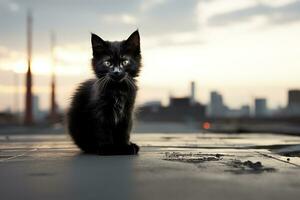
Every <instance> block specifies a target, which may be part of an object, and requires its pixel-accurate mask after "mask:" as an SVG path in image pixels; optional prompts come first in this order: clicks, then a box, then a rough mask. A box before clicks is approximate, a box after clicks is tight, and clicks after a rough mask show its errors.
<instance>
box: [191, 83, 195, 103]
mask: <svg viewBox="0 0 300 200" xmlns="http://www.w3.org/2000/svg"><path fill="white" fill-rule="evenodd" d="M195 90H196V84H195V81H192V82H191V94H190V103H191V104H192V105H193V104H195V102H196V97H195V96H196V92H195Z"/></svg>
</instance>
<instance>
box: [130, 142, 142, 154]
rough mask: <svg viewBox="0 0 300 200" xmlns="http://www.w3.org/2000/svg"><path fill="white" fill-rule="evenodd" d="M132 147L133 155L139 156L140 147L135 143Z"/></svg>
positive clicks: (131, 144)
mask: <svg viewBox="0 0 300 200" xmlns="http://www.w3.org/2000/svg"><path fill="white" fill-rule="evenodd" d="M130 146H131V147H132V154H134V155H136V154H138V152H139V150H140V147H139V146H138V145H137V144H135V143H130Z"/></svg>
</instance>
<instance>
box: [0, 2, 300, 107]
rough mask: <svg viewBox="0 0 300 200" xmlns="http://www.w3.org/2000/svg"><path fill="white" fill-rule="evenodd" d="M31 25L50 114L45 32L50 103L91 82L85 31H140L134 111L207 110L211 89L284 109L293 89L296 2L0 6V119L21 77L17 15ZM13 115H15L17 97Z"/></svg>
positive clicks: (21, 26) (299, 56) (22, 39)
mask: <svg viewBox="0 0 300 200" xmlns="http://www.w3.org/2000/svg"><path fill="white" fill-rule="evenodd" d="M28 8H30V9H31V10H32V13H33V17H34V22H33V26H34V30H33V35H34V41H33V72H34V85H35V86H34V91H35V93H36V94H37V95H39V96H40V98H41V107H42V108H44V109H45V108H47V107H48V105H49V81H50V79H49V73H50V71H51V62H50V32H51V31H54V32H55V33H56V37H57V46H56V48H55V56H56V59H57V73H58V84H59V88H58V103H59V104H60V105H61V106H62V107H65V106H66V105H67V104H68V103H69V97H70V95H71V93H72V91H73V90H74V88H75V87H76V85H77V84H78V83H79V82H81V81H83V80H84V79H86V78H88V77H92V76H93V75H92V73H91V69H90V58H91V46H90V32H95V33H97V34H98V35H99V36H101V37H102V38H104V39H106V40H121V39H126V38H127V37H128V36H129V35H130V34H131V32H133V31H134V30H135V29H136V28H139V31H140V34H141V40H142V41H141V43H142V55H143V63H144V67H143V71H142V73H141V77H140V78H139V83H140V93H139V96H138V102H139V103H143V102H145V101H149V100H163V101H164V102H165V103H167V99H168V96H169V95H170V94H171V95H174V96H183V95H187V94H189V82H190V81H191V80H194V81H196V83H197V98H198V100H199V101H201V102H202V103H207V101H208V98H209V92H210V91H211V90H217V91H219V92H221V93H222V94H223V96H224V99H225V102H226V103H227V104H229V105H230V106H233V107H238V106H240V105H242V104H252V102H253V99H254V98H255V97H266V98H268V99H269V102H268V103H269V105H270V106H271V107H275V106H278V105H282V106H284V105H285V104H286V98H287V94H286V93H287V89H288V88H300V82H299V76H300V39H299V35H300V1H296V0H234V1H232V0H184V1H175V0H131V1H130V0H128V1H124V0H109V1H101V0H97V1H96V0H89V1H84V0H43V1H40V0H14V1H10V0H0V27H1V28H0V99H1V101H0V110H1V109H4V108H6V107H13V106H14V105H15V103H14V95H15V92H16V89H15V88H14V81H15V78H16V77H18V80H19V83H20V85H21V84H23V83H24V72H25V71H26V51H25V49H26V29H25V26H26V12H27V9H28ZM18 90H19V91H20V92H21V94H20V95H19V97H20V106H21V107H22V106H23V101H24V100H23V96H24V94H23V93H22V92H24V88H23V87H20V88H19V89H18Z"/></svg>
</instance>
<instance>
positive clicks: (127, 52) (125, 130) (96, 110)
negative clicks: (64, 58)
mask: <svg viewBox="0 0 300 200" xmlns="http://www.w3.org/2000/svg"><path fill="white" fill-rule="evenodd" d="M91 41H92V47H93V60H92V66H93V71H94V72H95V75H96V78H95V79H91V80H87V81H85V82H83V83H82V84H81V85H80V86H79V87H78V89H77V91H76V92H75V94H74V97H73V99H72V102H71V106H70V109H69V112H68V128H69V133H70V135H71V137H72V138H73V140H74V142H75V144H76V145H77V146H78V147H79V148H80V149H81V150H82V151H84V152H86V153H93V154H101V155H121V154H123V155H128V154H137V153H138V151H139V147H138V146H137V145H136V144H134V143H131V142H130V141H129V138H130V137H129V136H130V131H131V127H132V115H133V108H134V102H135V97H136V92H137V86H136V80H135V78H136V77H137V76H138V74H139V71H140V68H141V52H140V36H139V32H138V31H135V32H134V33H132V34H131V35H130V37H129V38H128V39H127V40H124V41H120V42H109V41H104V40H102V39H101V38H100V37H99V36H97V35H95V34H92V38H91Z"/></svg>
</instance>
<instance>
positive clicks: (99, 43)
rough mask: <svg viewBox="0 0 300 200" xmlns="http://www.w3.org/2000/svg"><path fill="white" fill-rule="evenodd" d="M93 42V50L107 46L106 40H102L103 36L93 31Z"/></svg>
mask: <svg viewBox="0 0 300 200" xmlns="http://www.w3.org/2000/svg"><path fill="white" fill-rule="evenodd" d="M91 42H92V47H93V50H95V49H99V48H100V49H101V48H103V47H104V46H105V42H104V40H102V38H101V37H99V36H98V35H96V34H94V33H92V36H91Z"/></svg>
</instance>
